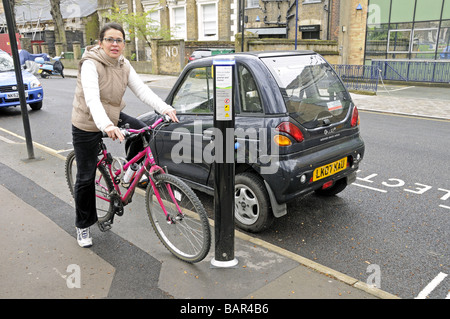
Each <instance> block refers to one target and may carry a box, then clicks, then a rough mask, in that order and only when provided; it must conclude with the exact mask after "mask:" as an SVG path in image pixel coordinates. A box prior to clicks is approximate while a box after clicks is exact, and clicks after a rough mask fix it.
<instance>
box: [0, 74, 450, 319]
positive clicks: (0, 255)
mask: <svg viewBox="0 0 450 319" xmlns="http://www.w3.org/2000/svg"><path fill="white" fill-rule="evenodd" d="M65 73H66V75H67V76H74V75H75V71H74V70H70V69H67V70H65ZM141 77H142V78H143V80H144V81H145V82H146V83H149V84H151V85H155V86H162V87H171V86H172V85H173V83H174V81H175V80H176V77H173V76H157V75H141ZM386 90H391V92H388V91H386V92H384V94H383V93H380V94H379V95H377V96H364V95H355V94H352V96H353V98H354V100H355V103H356V104H357V105H358V108H359V109H360V110H367V111H375V112H390V113H398V114H403V115H415V116H423V117H432V118H439V119H444V120H448V119H450V106H449V103H448V101H445V94H446V92H445V91H444V92H443V98H442V99H437V98H436V99H434V100H433V101H430V100H429V99H421V98H411V97H406V98H405V97H399V96H397V95H395V92H401V91H402V90H401V91H397V88H392V87H391V88H389V89H387V88H386ZM394 90H396V91H394ZM447 96H449V95H447ZM33 146H34V148H33V150H34V155H35V158H34V159H29V154H28V152H27V147H26V142H25V139H24V138H23V137H22V136H19V135H16V134H14V133H12V132H9V131H7V130H4V129H2V128H0V154H2V155H1V158H0V203H1V205H0V212H1V216H2V222H1V223H0V247H1V248H0V260H1V267H0V298H2V299H16V298H20V299H37V298H39V299H42V298H44V299H47V298H51V299H54V298H56V299H85V298H89V299H97V298H100V299H103V298H108V299H115V298H121V299H158V300H164V299H179V300H181V299H196V300H197V302H198V301H199V300H203V299H232V300H236V299H243V300H249V299H253V300H261V299H264V300H267V299H397V298H398V297H397V296H394V295H392V294H389V293H387V292H385V291H382V290H380V289H377V288H376V287H372V286H369V285H368V284H367V283H366V282H363V281H360V280H358V279H355V278H352V277H350V276H347V275H345V274H343V273H340V272H338V271H335V270H333V269H331V268H329V267H325V266H323V265H320V264H318V263H317V262H314V261H312V260H309V259H307V258H304V257H302V256H301V255H299V254H295V253H292V252H289V251H286V250H284V249H281V248H279V247H277V246H275V245H273V244H270V243H268V242H265V241H263V240H260V239H256V238H253V237H251V236H249V235H247V234H245V233H242V232H240V231H238V230H236V232H235V256H236V258H237V260H238V264H237V266H235V267H232V268H217V267H213V266H212V265H211V260H212V259H213V257H214V238H213V241H212V247H211V252H210V253H209V255H208V256H207V257H206V258H205V260H203V261H202V262H200V263H197V264H193V265H192V264H187V263H184V262H182V261H179V260H177V259H176V258H175V257H173V256H172V255H171V254H170V253H169V252H168V251H167V250H166V249H165V248H164V247H163V246H162V245H161V244H160V242H159V241H158V239H157V237H156V235H155V234H154V232H153V230H152V229H151V227H150V223H149V222H148V220H147V217H146V213H145V208H144V203H143V198H142V196H141V195H140V194H139V193H138V194H135V198H134V200H133V203H132V204H130V205H128V206H127V207H126V211H125V214H124V216H122V217H118V218H116V220H115V223H114V225H113V228H112V230H111V231H109V232H106V233H102V232H100V231H99V230H98V229H97V227H92V234H93V239H94V245H93V246H92V247H91V248H87V249H83V248H80V247H79V246H78V245H77V242H76V239H75V228H74V204H73V199H72V197H71V195H70V193H69V190H68V187H67V185H66V180H65V175H64V160H65V157H64V156H63V155H61V154H59V153H58V152H57V151H55V150H52V149H49V148H48V147H46V146H44V145H41V144H39V143H36V142H34V144H33ZM212 234H213V235H214V230H213V226H212ZM196 309H197V310H198V309H201V308H196ZM174 311H179V309H178V308H177V309H174Z"/></svg>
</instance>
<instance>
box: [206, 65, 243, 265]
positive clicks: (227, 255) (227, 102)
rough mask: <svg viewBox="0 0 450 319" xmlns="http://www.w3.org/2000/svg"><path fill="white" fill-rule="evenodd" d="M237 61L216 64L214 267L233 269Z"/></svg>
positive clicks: (234, 260) (235, 262)
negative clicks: (235, 71) (235, 79)
mask: <svg viewBox="0 0 450 319" xmlns="http://www.w3.org/2000/svg"><path fill="white" fill-rule="evenodd" d="M234 68H235V61H234V60H214V62H213V71H214V128H215V131H216V134H215V137H214V144H215V145H214V149H215V161H214V224H215V226H214V231H215V257H214V259H213V260H212V261H211V265H212V266H214V267H222V268H224V267H234V266H236V265H237V263H238V261H237V259H236V258H235V257H234V174H235V171H234V152H235V150H234Z"/></svg>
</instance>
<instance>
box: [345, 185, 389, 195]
mask: <svg viewBox="0 0 450 319" xmlns="http://www.w3.org/2000/svg"><path fill="white" fill-rule="evenodd" d="M352 185H355V186H359V187H363V188H367V189H371V190H373V191H377V192H380V193H387V191H385V190H384V189H379V188H375V187H369V186H366V185H361V184H356V183H352Z"/></svg>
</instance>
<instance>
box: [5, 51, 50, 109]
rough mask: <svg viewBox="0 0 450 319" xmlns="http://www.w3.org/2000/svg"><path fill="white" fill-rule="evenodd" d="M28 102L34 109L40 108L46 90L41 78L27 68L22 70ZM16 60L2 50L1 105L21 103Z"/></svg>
mask: <svg viewBox="0 0 450 319" xmlns="http://www.w3.org/2000/svg"><path fill="white" fill-rule="evenodd" d="M22 77H23V84H24V87H25V96H26V99H27V104H29V105H30V107H31V109H32V110H40V109H41V108H42V101H43V98H44V90H43V89H42V85H41V83H40V82H39V80H38V79H37V78H36V77H35V76H34V75H33V74H31V73H29V72H28V71H26V70H22ZM17 90H18V87H17V79H16V73H15V72H14V62H13V59H12V58H11V56H10V55H9V54H8V53H6V52H0V107H8V106H17V105H20V101H19V92H18V91H17Z"/></svg>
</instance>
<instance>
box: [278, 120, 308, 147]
mask: <svg viewBox="0 0 450 319" xmlns="http://www.w3.org/2000/svg"><path fill="white" fill-rule="evenodd" d="M276 130H277V131H278V132H283V133H286V134H289V135H290V136H292V137H293V138H294V140H296V141H297V142H302V141H303V140H304V139H305V138H304V137H303V133H302V131H300V129H299V128H298V127H297V126H295V125H294V124H292V123H291V122H282V123H280V124H279V125H278V126H277V128H276ZM286 139H287V138H286V136H283V135H276V136H275V137H274V140H275V142H276V143H277V144H278V145H280V146H287V145H291V143H289V144H287V145H282V144H279V143H278V142H277V140H278V141H280V142H286ZM288 140H289V139H288ZM289 142H290V140H289Z"/></svg>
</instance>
